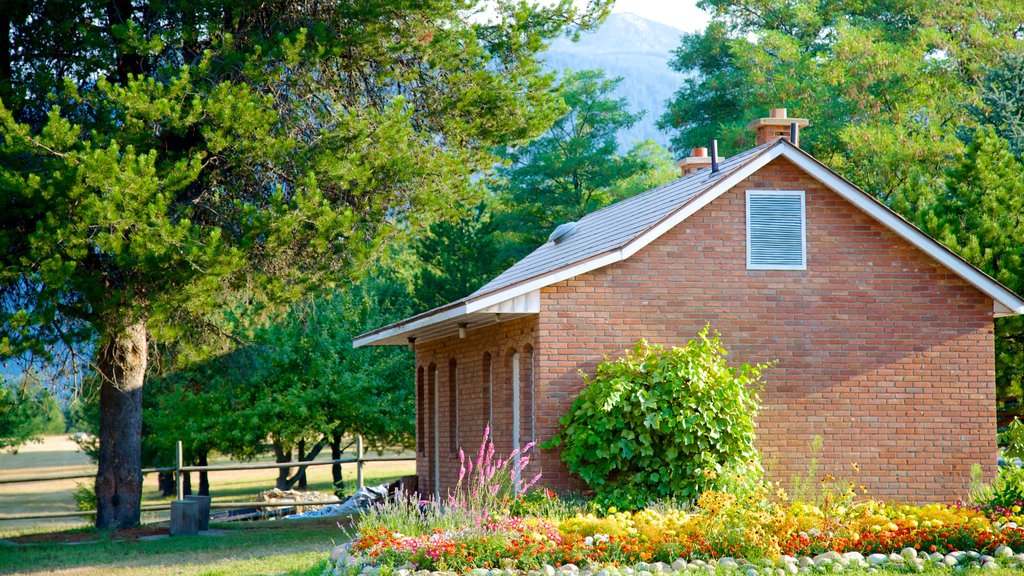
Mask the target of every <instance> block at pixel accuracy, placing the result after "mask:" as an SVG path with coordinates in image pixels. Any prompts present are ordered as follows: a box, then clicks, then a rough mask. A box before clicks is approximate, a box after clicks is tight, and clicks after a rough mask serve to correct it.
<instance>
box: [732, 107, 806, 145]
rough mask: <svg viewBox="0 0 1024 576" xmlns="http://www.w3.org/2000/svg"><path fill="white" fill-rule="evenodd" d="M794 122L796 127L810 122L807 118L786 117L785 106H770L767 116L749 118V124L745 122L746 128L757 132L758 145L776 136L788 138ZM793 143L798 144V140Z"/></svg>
mask: <svg viewBox="0 0 1024 576" xmlns="http://www.w3.org/2000/svg"><path fill="white" fill-rule="evenodd" d="M794 123H795V124H796V125H797V127H799V128H804V127H806V126H808V125H810V123H811V122H810V121H809V120H807V118H788V117H787V116H786V109H785V108H772V109H771V112H769V114H768V118H758V119H757V120H751V121H750V124H747V130H754V131H755V132H757V145H758V146H760V145H761V144H765V143H767V142H771V141H772V140H775V139H776V138H785V139H786V140H789V134H790V129H791V126H792V124H794ZM794 144H796V145H797V146H799V145H800V142H799V141H797V142H794Z"/></svg>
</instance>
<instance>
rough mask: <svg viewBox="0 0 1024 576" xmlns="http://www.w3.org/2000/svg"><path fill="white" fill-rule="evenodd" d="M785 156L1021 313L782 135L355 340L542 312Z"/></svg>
mask: <svg viewBox="0 0 1024 576" xmlns="http://www.w3.org/2000/svg"><path fill="white" fill-rule="evenodd" d="M780 156H783V157H786V158H787V159H789V160H790V161H792V162H794V163H795V164H797V165H798V166H800V167H801V168H803V169H804V170H806V171H807V172H808V173H809V174H810V175H811V176H813V177H815V178H817V179H818V180H819V181H821V182H822V183H823V184H824V185H825V186H827V187H829V188H831V189H832V190H833V191H835V192H836V193H838V194H839V195H841V196H843V197H844V198H846V199H847V200H849V201H850V202H851V203H853V204H854V205H855V206H857V207H859V208H860V209H862V210H864V211H865V212H867V213H868V214H869V215H870V216H872V217H873V218H874V219H875V220H877V221H879V222H880V223H882V224H883V225H885V226H887V227H888V228H890V229H891V230H893V231H894V232H896V233H897V234H898V235H900V236H902V237H904V238H905V239H907V240H908V241H909V242H911V243H912V244H914V245H915V246H917V247H918V248H920V249H921V250H923V251H924V252H925V253H927V254H928V255H930V256H932V257H933V258H935V259H936V260H938V261H939V262H940V263H942V264H943V265H945V266H947V267H948V268H949V269H951V270H953V271H954V272H955V273H957V274H958V275H960V276H961V277H962V278H964V279H965V280H967V281H968V282H970V283H971V284H973V285H974V286H975V287H977V288H978V289H980V290H981V291H982V292H984V293H986V294H987V295H989V296H990V297H992V298H993V302H994V304H995V309H994V313H995V314H996V315H1017V314H1024V299H1022V298H1021V297H1020V296H1018V295H1016V294H1014V293H1013V292H1012V291H1010V290H1009V289H1007V288H1006V287H1005V286H1003V285H1001V284H999V282H997V281H996V280H994V279H993V278H991V277H990V276H988V275H987V274H985V273H984V272H982V271H981V270H979V269H978V268H976V267H974V266H973V265H971V264H970V263H968V262H967V261H965V260H964V259H963V258H961V257H960V256H958V255H956V254H954V253H953V252H951V251H950V250H949V249H948V248H946V247H945V246H943V245H941V244H940V243H938V242H937V241H936V240H934V239H933V238H931V237H929V236H928V235H926V234H925V233H923V232H921V231H920V230H919V229H917V228H916V227H915V226H914V225H913V224H911V223H910V222H908V221H907V220H905V219H904V218H903V217H901V216H900V215H898V214H896V213H895V212H893V211H892V210H891V209H889V208H888V207H887V206H885V205H884V204H882V203H880V202H879V201H878V200H877V199H875V198H874V197H873V196H871V195H869V194H867V193H865V192H864V191H863V190H860V189H859V188H857V187H856V186H854V185H853V184H851V183H850V182H849V181H847V180H845V179H843V178H842V177H840V176H839V175H837V174H835V172H833V171H832V170H830V169H829V168H828V167H826V166H825V165H824V164H821V163H820V162H819V161H818V160H816V159H815V158H814V157H812V156H811V155H809V154H807V153H806V152H804V151H803V150H801V149H800V148H798V147H796V146H793V145H792V144H790V143H789V142H788V141H787V140H785V139H781V138H780V139H776V140H773V141H771V142H768V143H766V144H762V145H760V146H757V147H755V148H751V149H750V150H747V151H746V152H743V153H741V154H737V155H736V156H733V157H732V158H727V159H724V160H722V161H721V162H720V163H719V170H718V172H714V173H713V172H712V171H711V168H710V167H707V168H702V169H700V170H697V171H695V172H693V173H691V174H687V175H686V176H683V177H682V178H679V179H677V180H674V181H672V182H669V183H668V184H665V185H664V186H659V187H658V188H654V189H652V190H648V191H647V192H643V193H641V194H638V195H636V196H633V197H631V198H627V199H625V200H621V201H619V202H616V203H614V204H611V205H609V206H606V207H605V208H602V209H600V210H597V211H595V212H591V213H590V214H587V215H586V216H584V217H583V218H581V219H580V220H579V221H578V222H577V226H576V230H575V231H574V232H573V233H572V234H570V235H567V236H565V237H564V238H563V239H562V240H561V241H559V242H557V243H556V242H552V241H548V242H546V243H545V244H544V245H542V246H541V247H539V248H537V249H536V250H534V251H533V252H531V253H530V254H529V255H527V256H526V257H525V258H523V259H522V260H520V261H519V262H516V263H515V264H514V265H513V266H512V267H510V268H509V269H508V270H505V271H504V272H502V273H501V274H500V275H498V276H497V277H496V278H494V279H493V280H491V281H490V282H488V283H487V284H485V285H484V286H483V287H481V288H480V289H479V290H477V291H476V292H473V293H472V294H470V295H469V296H466V297H465V298H461V299H459V300H456V301H454V302H451V303H449V304H445V305H444V306H440V307H438V308H435V309H433V310H429V311H426V312H423V313H420V314H417V315H415V316H412V317H410V318H406V319H405V320H402V321H399V322H395V323H393V324H389V325H388V326H383V327H381V328H378V329H376V330H372V331H370V332H367V333H365V334H362V335H360V336H358V337H357V338H356V339H355V340H354V341H353V344H354V345H355V346H356V347H360V346H366V345H373V344H377V345H381V344H386V345H399V344H405V343H406V341H407V339H408V338H411V337H415V338H419V339H421V340H420V341H421V342H422V341H424V340H428V339H435V338H442V337H446V336H450V335H453V334H457V333H458V327H459V325H460V324H461V325H463V326H464V327H465V326H467V325H468V326H470V327H473V326H474V325H475V326H479V325H481V324H486V323H489V322H491V323H493V322H497V321H499V319H500V318H511V317H521V316H524V315H529V314H535V313H538V312H539V311H540V292H539V290H540V289H541V288H543V287H544V286H548V285H551V284H553V283H556V282H559V281H562V280H564V279H567V278H572V277H574V276H577V275H579V274H582V273H584V272H586V271H588V270H595V269H598V268H600V267H603V266H607V265H609V264H612V263H614V262H618V261H621V260H625V259H626V258H629V257H630V256H631V255H632V254H634V253H636V252H637V251H638V250H640V249H641V248H643V247H644V246H646V245H647V244H648V243H649V242H651V241H653V240H654V239H656V238H657V237H659V236H660V235H661V234H664V233H665V232H666V231H668V230H670V229H671V228H672V227H674V226H676V225H677V224H678V223H679V222H681V221H682V220H684V219H685V218H687V217H689V215H691V214H693V213H694V212H696V211H698V210H700V209H701V208H702V207H704V206H705V205H707V204H708V203H709V202H711V201H712V200H714V199H715V198H716V197H718V195H720V194H722V193H724V192H726V191H728V190H729V189H730V188H731V187H733V186H735V185H736V184H738V183H739V182H741V181H742V179H743V178H746V177H748V176H749V175H750V174H752V173H753V172H755V171H756V170H758V169H759V168H760V167H761V166H764V165H765V164H767V163H768V162H771V161H772V160H773V159H775V158H778V157H780Z"/></svg>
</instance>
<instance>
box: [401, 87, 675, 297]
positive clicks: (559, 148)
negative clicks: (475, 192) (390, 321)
mask: <svg viewBox="0 0 1024 576" xmlns="http://www.w3.org/2000/svg"><path fill="white" fill-rule="evenodd" d="M618 82H619V80H618V79H615V80H609V79H607V78H605V77H604V74H603V73H602V72H600V71H594V70H588V71H583V72H570V73H566V75H565V77H564V78H563V79H562V81H561V83H560V84H559V86H558V88H557V92H556V93H557V96H558V98H559V99H560V100H561V104H562V114H561V115H560V116H559V117H558V119H557V120H556V121H555V124H554V126H553V127H552V128H551V129H550V130H549V131H548V132H547V133H545V134H544V135H542V136H540V137H538V138H536V139H534V140H532V141H530V142H529V143H526V144H524V145H521V146H509V147H505V148H503V149H502V150H501V157H502V159H503V160H504V161H505V165H504V166H502V167H501V168H499V169H498V170H497V174H496V177H495V178H492V179H490V180H489V181H488V196H489V198H488V200H487V201H486V202H485V203H481V204H478V205H477V206H476V207H475V208H473V209H471V210H466V209H465V208H464V207H463V208H462V212H463V214H462V215H461V216H459V217H457V218H455V219H448V220H445V219H442V220H440V221H438V222H435V223H433V224H432V225H431V226H430V230H429V233H428V234H426V235H424V236H422V237H421V238H419V239H418V240H417V241H416V242H415V243H414V249H415V252H416V256H417V259H418V263H417V265H416V266H417V272H416V274H415V278H414V281H415V282H414V284H415V289H414V292H415V296H416V303H417V307H418V308H419V309H421V310H422V309H430V308H434V307H436V306H440V305H442V304H445V303H447V302H452V301H454V300H457V299H459V298H461V297H463V296H466V295H467V294H470V293H471V292H473V291H474V290H476V289H477V288H479V287H481V286H482V285H484V284H486V283H487V281H489V280H491V279H492V278H494V277H495V276H497V275H498V274H500V273H501V272H502V271H504V270H505V269H506V268H507V267H508V266H510V265H511V264H513V263H514V262H515V261H516V260H518V259H519V258H522V257H523V256H525V255H526V254H528V253H529V252H530V251H531V250H533V249H534V248H536V247H537V246H540V245H541V244H543V243H544V242H546V241H547V237H548V234H550V232H551V230H552V229H554V228H555V227H556V226H557V225H558V224H561V223H563V222H567V221H571V220H578V219H579V218H581V217H582V216H584V215H586V214H587V213H589V212H592V211H594V210H597V209H599V208H601V207H603V206H606V205H607V204H610V203H611V202H614V201H616V200H621V199H623V198H628V197H630V196H633V195H635V194H638V193H640V192H644V191H646V190H649V189H651V188H655V187H657V186H660V185H661V184H664V183H666V182H669V181H671V180H673V179H675V178H677V177H678V171H677V169H676V168H675V165H674V163H673V161H672V158H671V156H670V155H669V154H668V152H666V151H665V150H664V149H662V148H661V147H660V146H658V145H657V144H655V143H654V142H650V141H647V142H640V143H638V144H636V145H635V146H633V147H632V148H631V149H630V150H629V151H628V152H627V153H626V154H619V153H618V149H619V140H618V138H619V135H620V134H621V132H622V130H623V129H625V128H628V127H629V126H632V125H633V124H634V123H635V122H636V121H637V120H638V119H639V118H640V116H641V114H640V113H632V112H630V111H629V110H628V109H627V105H626V102H625V100H623V99H618V98H614V97H612V91H613V90H614V89H615V86H616V85H617V84H618Z"/></svg>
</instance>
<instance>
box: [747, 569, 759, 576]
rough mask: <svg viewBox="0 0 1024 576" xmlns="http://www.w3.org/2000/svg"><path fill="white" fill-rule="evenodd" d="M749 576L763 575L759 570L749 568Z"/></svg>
mask: <svg viewBox="0 0 1024 576" xmlns="http://www.w3.org/2000/svg"><path fill="white" fill-rule="evenodd" d="M746 574H747V576H761V573H760V572H758V571H757V568H747V572H746Z"/></svg>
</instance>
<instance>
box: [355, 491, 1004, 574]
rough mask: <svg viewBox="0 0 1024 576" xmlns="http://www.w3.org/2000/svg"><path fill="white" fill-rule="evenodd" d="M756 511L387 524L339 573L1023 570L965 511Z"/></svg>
mask: <svg viewBox="0 0 1024 576" xmlns="http://www.w3.org/2000/svg"><path fill="white" fill-rule="evenodd" d="M749 504H750V503H749V502H737V501H736V500H735V499H734V498H732V497H731V496H730V495H727V494H718V493H706V494H705V495H703V496H702V497H701V499H700V502H699V506H698V507H697V508H694V509H693V510H692V511H689V512H685V511H683V510H680V509H674V508H662V509H646V510H642V511H639V512H635V513H630V512H618V511H614V510H611V511H609V513H608V514H605V515H598V514H594V513H577V514H574V515H572V516H569V517H566V518H564V519H561V520H556V519H551V518H544V517H535V516H525V517H524V516H511V515H510V516H507V517H501V518H489V519H488V520H487V521H486V522H485V523H484V524H483V525H482V526H480V527H476V528H464V529H461V530H450V531H445V530H440V529H436V530H433V531H430V532H427V533H420V534H409V535H406V534H401V533H398V532H395V531H389V530H387V529H385V528H383V527H379V526H378V527H376V528H375V529H373V530H360V532H359V534H358V537H357V538H356V539H355V540H354V542H353V543H352V544H351V546H350V547H349V548H347V549H346V550H345V554H344V555H342V556H341V557H340V559H339V561H338V562H337V563H336V566H337V568H338V570H337V573H344V572H347V571H348V570H350V569H351V567H353V566H356V567H363V566H375V567H387V568H389V569H393V570H410V571H414V570H429V571H444V572H457V573H467V572H471V571H472V570H473V569H480V568H483V569H494V568H498V569H511V570H517V571H522V572H526V573H528V572H530V571H535V570H536V571H543V570H544V569H545V568H546V567H550V568H555V569H560V567H564V566H569V565H574V566H608V565H611V566H619V567H623V566H627V567H629V566H631V567H634V569H637V567H639V571H641V572H642V571H643V570H647V571H651V572H657V571H658V570H661V571H672V570H669V569H668V568H666V567H669V568H671V567H673V566H675V568H676V569H677V570H679V569H685V566H689V565H690V564H693V565H694V566H697V567H698V568H701V567H706V566H714V564H709V563H710V562H716V560H715V559H717V562H716V564H717V565H718V566H723V567H735V568H740V567H742V566H743V565H744V564H741V563H739V562H738V561H733V560H731V558H734V557H739V558H745V559H747V560H750V561H764V560H767V561H768V562H769V563H770V564H771V565H772V566H776V567H779V568H780V569H783V570H787V569H792V570H794V571H799V569H800V568H805V569H808V570H810V569H812V568H814V567H815V566H821V565H824V564H829V563H836V562H838V563H843V564H851V563H852V564H854V565H862V566H864V567H868V566H871V565H879V564H893V563H899V564H901V565H906V566H913V567H916V566H918V565H921V566H924V565H926V564H928V563H936V564H943V565H947V566H958V565H970V564H971V563H974V564H976V565H978V566H981V565H985V564H989V563H992V564H993V565H997V564H995V563H996V562H997V557H998V558H1002V559H1003V560H1002V561H1003V564H1005V565H1007V566H1024V555H1014V553H1013V550H1019V551H1024V529H1021V528H1018V527H1016V526H1015V525H1014V523H1013V521H1012V520H1010V518H1009V517H1007V518H1006V519H1005V520H1003V519H1002V518H1003V517H1002V516H999V517H996V518H992V517H990V516H986V515H985V514H984V513H982V512H980V511H978V510H973V509H969V508H965V507H958V506H942V505H930V506H923V507H915V506H887V505H883V504H879V503H875V502H870V501H869V502H864V503H860V504H857V505H855V506H853V507H851V508H847V509H838V508H841V507H837V509H832V510H822V509H821V508H819V507H817V506H812V505H806V504H800V503H797V504H793V505H789V506H784V505H778V504H769V505H767V506H763V507H762V508H761V509H757V508H751V507H750V506H749ZM830 513H831V514H833V515H832V516H830V515H829V514H830ZM918 552H920V554H918ZM894 553H895V554H894ZM723 559H724V560H723ZM657 563H661V565H658V568H657V569H654V570H652V569H650V567H649V566H648V567H646V568H645V564H646V565H656V564H657ZM723 563H724V564H723ZM562 571H563V572H564V571H565V570H562ZM568 571H572V568H571V567H569V568H568ZM805 571H806V570H805Z"/></svg>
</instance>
